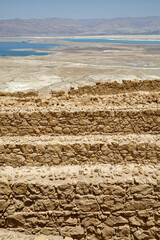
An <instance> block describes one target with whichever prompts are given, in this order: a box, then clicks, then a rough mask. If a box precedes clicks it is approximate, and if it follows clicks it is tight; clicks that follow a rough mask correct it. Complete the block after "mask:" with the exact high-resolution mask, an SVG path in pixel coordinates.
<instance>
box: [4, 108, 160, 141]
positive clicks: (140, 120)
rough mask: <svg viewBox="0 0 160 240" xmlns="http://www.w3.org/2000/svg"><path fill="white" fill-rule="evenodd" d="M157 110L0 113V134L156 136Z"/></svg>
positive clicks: (157, 131)
mask: <svg viewBox="0 0 160 240" xmlns="http://www.w3.org/2000/svg"><path fill="white" fill-rule="evenodd" d="M159 121H160V110H159V109H157V108H155V109H135V110H132V109H131V110H130V109H125V110H116V109H111V110H95V109H90V111H85V110H80V109H79V111H78V109H77V111H76V110H75V111H72V112H68V111H65V110H64V111H59V112H55V111H53V110H50V111H45V110H43V111H38V112H37V111H36V112H34V110H33V111H28V112H26V111H24V112H23V111H20V112H0V135H1V136H2V135H21V136H22V135H27V134H28V133H29V134H31V135H41V134H52V135H55V134H67V135H68V134H69V135H70V134H72V135H77V134H89V133H106V134H107V133H137V134H138V133H148V132H151V131H152V133H155V134H156V133H159V130H160V125H159Z"/></svg>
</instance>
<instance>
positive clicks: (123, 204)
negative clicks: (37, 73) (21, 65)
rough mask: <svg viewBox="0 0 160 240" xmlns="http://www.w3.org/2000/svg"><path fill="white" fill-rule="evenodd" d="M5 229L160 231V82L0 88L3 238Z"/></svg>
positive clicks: (92, 234)
mask: <svg viewBox="0 0 160 240" xmlns="http://www.w3.org/2000/svg"><path fill="white" fill-rule="evenodd" d="M9 230H10V231H11V232H12V231H13V233H14V232H15V231H16V232H19V233H20V234H24V236H31V235H32V236H33V235H35V236H43V238H38V239H52V237H53V236H55V238H53V239H68V240H69V239H82V240H89V239H90V240H108V239H113V240H120V239H121V240H158V239H160V231H159V230H160V80H148V81H147V80H146V81H123V82H122V83H117V82H108V83H97V84H96V85H94V86H84V87H79V88H78V89H74V88H71V89H70V90H69V91H68V92H64V91H52V93H51V94H50V95H49V96H46V97H43V98H42V97H41V96H39V94H38V92H37V91H29V92H16V93H4V92H0V236H2V235H1V233H2V232H5V233H6V231H9ZM25 234H26V235H25ZM49 236H50V238H48V237H49ZM1 239H5V238H2V237H1ZM6 239H7V238H6ZM14 239H18V238H14ZM21 239H22V238H21ZM26 239H30V238H29V237H28V238H26ZM32 239H33V238H32Z"/></svg>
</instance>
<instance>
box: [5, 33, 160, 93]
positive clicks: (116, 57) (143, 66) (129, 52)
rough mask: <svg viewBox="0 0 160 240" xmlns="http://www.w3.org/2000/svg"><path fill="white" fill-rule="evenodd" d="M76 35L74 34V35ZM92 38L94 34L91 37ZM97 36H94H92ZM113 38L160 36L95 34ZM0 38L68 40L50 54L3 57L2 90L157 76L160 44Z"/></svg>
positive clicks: (152, 77)
mask: <svg viewBox="0 0 160 240" xmlns="http://www.w3.org/2000/svg"><path fill="white" fill-rule="evenodd" d="M73 38H74V37H73ZM90 38H91V37H90ZM92 38H93V37H92ZM94 38H112V39H114V38H115V39H124V38H125V39H139V40H143V39H148V40H149V39H150V40H151V39H153V40H157V39H160V36H158V35H155V36H154V35H153V36H145V35H139V36H138V35H137V36H118V35H117V36H94ZM0 41H30V42H41V43H46V42H47V43H64V44H67V46H63V47H56V48H53V49H52V50H48V51H50V52H51V53H52V54H50V55H47V56H27V57H6V56H1V57H0V76H1V77H0V90H1V91H21V90H30V89H45V90H46V89H47V90H48V89H53V88H54V89H56V90H61V89H64V90H67V89H69V87H70V86H74V87H77V86H81V85H85V84H93V83H95V82H97V81H110V80H112V81H114V80H117V81H119V82H120V81H121V80H123V79H124V80H127V79H129V80H132V79H142V80H144V79H157V78H159V76H160V45H159V44H155V45H154V44H145V45H142V44H141V45H137V44H134V45H131V44H115V43H82V42H81V43H71V42H65V41H63V40H62V39H61V40H60V37H59V38H58V37H55V38H53V37H32V38H31V37H25V38H24V37H19V38H14V37H13V38H2V37H1V38H0Z"/></svg>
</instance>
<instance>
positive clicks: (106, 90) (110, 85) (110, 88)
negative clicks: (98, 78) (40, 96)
mask: <svg viewBox="0 0 160 240" xmlns="http://www.w3.org/2000/svg"><path fill="white" fill-rule="evenodd" d="M154 90H155V91H159V90H160V79H157V80H154V81H151V80H145V81H141V80H135V81H129V80H123V81H122V83H118V82H117V81H115V82H97V83H96V85H93V86H83V87H78V89H74V88H73V87H72V88H71V89H70V91H69V92H68V93H69V94H70V95H77V96H79V95H83V94H92V95H94V94H99V95H101V94H117V93H124V92H133V91H154Z"/></svg>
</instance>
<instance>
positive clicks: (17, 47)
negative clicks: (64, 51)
mask: <svg viewBox="0 0 160 240" xmlns="http://www.w3.org/2000/svg"><path fill="white" fill-rule="evenodd" d="M56 46H64V45H62V44H49V43H29V42H0V56H30V55H39V56H41V55H48V54H51V53H50V52H47V51H45V50H46V49H47V50H48V49H51V48H54V47H56ZM34 49H35V50H34ZM36 50H41V51H40V52H36Z"/></svg>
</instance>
